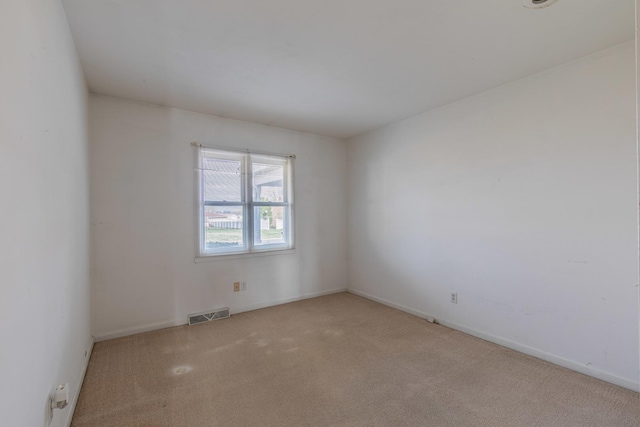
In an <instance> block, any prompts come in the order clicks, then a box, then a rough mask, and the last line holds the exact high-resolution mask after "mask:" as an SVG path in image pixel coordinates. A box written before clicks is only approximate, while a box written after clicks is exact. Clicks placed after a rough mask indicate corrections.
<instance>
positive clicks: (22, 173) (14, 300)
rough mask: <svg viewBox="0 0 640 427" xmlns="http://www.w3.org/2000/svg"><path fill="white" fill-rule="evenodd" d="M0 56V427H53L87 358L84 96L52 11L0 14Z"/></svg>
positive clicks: (43, 4) (61, 20)
mask: <svg viewBox="0 0 640 427" xmlns="http://www.w3.org/2000/svg"><path fill="white" fill-rule="evenodd" d="M0 52H2V59H1V64H0V135H1V136H2V141H1V142H0V194H1V195H2V198H1V202H0V284H1V287H0V289H1V291H2V292H1V296H0V337H2V338H1V342H0V346H1V350H0V378H2V387H0V413H1V414H2V415H1V417H2V422H1V424H2V425H4V426H29V427H31V426H33V427H36V426H45V425H51V426H57V427H59V426H64V425H67V424H68V422H69V417H70V414H71V411H72V407H67V408H66V409H64V410H57V411H56V413H55V416H54V418H53V420H52V422H51V424H48V419H47V410H46V408H47V406H48V396H49V394H50V393H51V392H52V391H53V390H54V388H55V387H56V386H57V385H58V384H61V383H64V382H69V385H70V391H71V395H72V396H74V400H75V396H77V393H78V390H79V386H80V383H81V379H82V374H83V369H84V367H85V363H86V358H85V351H88V350H90V346H91V333H90V309H89V301H90V299H89V256H88V250H89V196H88V172H87V164H88V161H87V151H88V150H87V89H86V85H85V81H84V77H83V74H82V70H81V69H80V65H79V62H78V58H77V56H76V51H75V46H74V43H73V40H72V39H71V35H70V33H69V28H68V26H67V23H66V19H65V15H64V12H63V10H62V7H61V5H60V4H59V1H58V0H29V1H26V0H10V1H8V2H7V1H5V2H2V4H1V5H0ZM73 404H75V401H74V402H73ZM71 406H73V405H71Z"/></svg>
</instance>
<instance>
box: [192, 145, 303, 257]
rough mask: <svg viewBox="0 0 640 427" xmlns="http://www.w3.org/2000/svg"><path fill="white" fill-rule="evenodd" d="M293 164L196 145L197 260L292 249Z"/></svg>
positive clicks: (275, 157) (261, 156)
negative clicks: (197, 146)
mask: <svg viewBox="0 0 640 427" xmlns="http://www.w3.org/2000/svg"><path fill="white" fill-rule="evenodd" d="M291 163H292V156H288V157H283V156H274V155H263V154H253V153H246V152H245V153H242V152H234V151H227V150H219V149H213V148H207V147H202V146H200V149H199V155H198V164H199V167H198V183H199V185H198V187H199V188H198V194H199V200H200V204H199V210H198V211H199V221H198V222H199V225H198V236H199V237H198V240H199V256H215V255H229V254H242V253H250V252H264V251H274V250H284V249H291V248H293V232H292V230H293V221H292V219H293V213H292V209H293V204H292V202H293V200H292V193H293V192H292V164H291Z"/></svg>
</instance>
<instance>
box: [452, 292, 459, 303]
mask: <svg viewBox="0 0 640 427" xmlns="http://www.w3.org/2000/svg"><path fill="white" fill-rule="evenodd" d="M451 303H452V304H457V303H458V293H457V292H451Z"/></svg>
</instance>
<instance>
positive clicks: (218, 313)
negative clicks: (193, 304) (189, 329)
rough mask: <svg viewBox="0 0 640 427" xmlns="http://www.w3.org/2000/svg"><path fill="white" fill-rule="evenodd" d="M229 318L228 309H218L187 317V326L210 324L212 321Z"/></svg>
mask: <svg viewBox="0 0 640 427" xmlns="http://www.w3.org/2000/svg"><path fill="white" fill-rule="evenodd" d="M228 317H229V307H225V308H219V309H217V310H213V311H206V312H204V313H196V314H190V315H189V325H197V324H199V323H206V322H211V321H212V320H218V319H226V318H228Z"/></svg>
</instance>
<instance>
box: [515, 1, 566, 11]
mask: <svg viewBox="0 0 640 427" xmlns="http://www.w3.org/2000/svg"><path fill="white" fill-rule="evenodd" d="M557 1H558V0H523V1H522V5H523V6H524V7H528V8H529V9H542V8H543V7H549V6H551V5H552V4H554V3H555V2H557Z"/></svg>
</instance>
